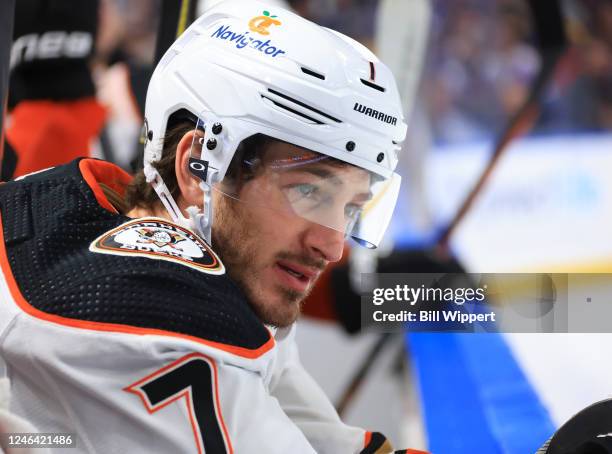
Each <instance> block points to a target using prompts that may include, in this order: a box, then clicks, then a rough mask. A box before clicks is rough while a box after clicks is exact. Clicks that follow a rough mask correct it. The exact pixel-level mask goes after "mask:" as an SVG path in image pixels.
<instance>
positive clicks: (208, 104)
mask: <svg viewBox="0 0 612 454" xmlns="http://www.w3.org/2000/svg"><path fill="white" fill-rule="evenodd" d="M182 110H187V111H189V112H190V113H191V114H193V116H194V118H198V119H199V121H198V123H199V124H200V125H202V126H203V128H202V129H204V130H205V132H204V138H203V140H200V142H201V143H203V144H204V145H205V146H203V147H202V150H203V151H202V156H201V157H200V158H201V159H200V160H199V161H198V160H197V159H196V160H194V162H192V164H193V165H194V167H198V168H200V169H204V170H205V171H204V172H202V173H201V174H200V175H201V179H202V180H203V183H202V184H201V185H200V186H201V187H202V189H203V192H204V213H200V212H198V211H197V210H195V209H189V210H188V212H189V219H186V218H184V217H183V216H182V214H181V212H180V210H179V209H178V208H177V206H176V203H175V202H174V200H173V198H172V196H171V195H170V193H169V191H168V189H167V187H166V186H165V184H164V183H163V181H162V180H161V177H160V176H159V174H158V173H157V170H156V169H155V168H154V167H153V166H152V164H153V163H155V162H157V161H159V160H160V159H161V155H162V147H163V143H162V140H160V139H162V138H163V137H164V135H165V133H166V128H167V125H168V120H169V118H170V116H171V115H172V114H174V113H176V112H178V111H182ZM145 118H146V120H145V126H146V128H147V140H146V145H145V153H144V166H145V167H144V170H145V175H146V178H147V181H148V182H150V183H152V184H153V187H154V188H155V190H156V192H157V193H158V195H159V196H160V199H161V201H162V202H163V203H164V206H165V207H166V209H167V210H168V212H169V214H170V215H171V216H172V217H173V218H174V220H175V221H177V222H179V223H183V224H185V223H187V224H189V225H190V227H192V228H194V229H195V230H196V231H197V232H198V233H199V234H200V235H202V236H204V237H205V238H206V239H207V240H208V241H210V227H211V224H212V211H211V208H210V206H211V203H210V189H211V187H215V186H216V184H217V183H218V182H220V181H221V180H223V178H224V176H225V174H226V172H227V169H228V167H229V165H230V162H231V161H232V158H233V156H234V153H235V151H236V149H237V147H238V145H239V144H240V143H241V142H242V141H243V140H245V139H247V138H249V137H251V136H253V135H255V134H263V135H265V136H268V137H271V138H274V139H278V140H280V141H283V142H287V143H290V144H293V145H296V146H298V147H301V148H303V149H307V150H310V151H312V152H316V153H318V154H319V155H321V156H329V157H331V158H335V159H336V160H340V161H345V162H346V163H349V164H351V165H352V166H355V167H358V168H360V169H363V170H365V171H366V172H367V173H368V175H370V176H372V178H370V179H371V181H372V184H371V185H370V187H371V189H370V196H371V197H370V200H369V202H367V204H366V206H365V207H362V208H363V209H361V210H359V213H358V216H357V217H358V219H353V220H351V221H350V222H348V223H347V224H346V225H342V226H341V227H340V226H338V225H335V224H334V223H331V222H330V223H327V222H325V221H324V220H321V218H320V217H317V218H316V219H315V218H311V220H313V221H315V222H319V223H321V224H324V225H326V226H328V227H331V228H335V229H338V230H345V231H344V233H345V234H347V235H350V236H351V237H353V238H354V239H355V240H357V241H358V242H359V243H361V244H363V245H366V246H368V247H376V246H377V245H378V243H379V241H380V240H381V238H382V236H383V234H384V231H385V230H386V227H387V225H388V222H389V220H390V218H391V215H392V213H393V209H394V207H395V202H396V199H397V194H398V191H399V183H400V177H399V175H397V174H395V173H394V170H395V167H396V165H397V153H398V151H399V149H400V146H399V144H400V143H401V142H402V141H403V140H404V138H405V135H406V124H405V122H404V118H403V114H402V108H401V102H400V97H399V94H398V90H397V87H396V83H395V80H394V78H393V75H392V74H391V72H390V71H389V69H388V68H387V67H386V66H385V65H384V64H382V63H381V62H380V61H379V60H378V59H377V58H376V56H375V55H374V54H373V53H372V52H370V51H369V50H368V49H367V48H365V47H364V46H362V45H361V44H359V43H357V42H356V41H354V40H352V39H350V38H348V37H347V36H344V35H342V34H340V33H337V32H335V31H333V30H329V29H326V28H323V27H320V26H318V25H316V24H314V23H312V22H310V21H307V20H305V19H303V18H302V17H300V16H298V15H296V14H294V13H291V12H289V11H286V10H283V9H281V8H278V7H273V6H268V5H265V4H263V3H260V2H258V1H253V0H227V1H225V2H222V3H220V4H218V5H216V6H214V7H213V8H211V9H209V10H208V11H206V12H205V14H203V15H202V16H201V17H199V18H198V19H197V20H196V21H195V22H194V23H193V24H192V25H191V26H190V27H189V28H188V29H187V30H186V31H185V32H184V33H183V34H182V35H181V36H180V37H179V38H178V40H177V41H176V42H175V43H174V44H172V46H171V47H170V48H169V49H168V51H167V52H166V54H165V55H164V56H163V58H162V59H161V61H160V63H159V64H158V66H157V68H156V69H155V71H154V73H153V76H152V78H151V81H150V84H149V89H148V92H147V101H146V112H145ZM307 161H309V162H312V160H307ZM192 171H193V168H192ZM298 214H302V213H298ZM304 217H306V218H308V216H304Z"/></svg>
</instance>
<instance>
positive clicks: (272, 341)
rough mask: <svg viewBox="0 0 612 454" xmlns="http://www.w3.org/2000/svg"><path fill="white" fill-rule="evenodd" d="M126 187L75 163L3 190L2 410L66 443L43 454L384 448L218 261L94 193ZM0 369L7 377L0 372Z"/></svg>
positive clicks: (173, 230)
mask: <svg viewBox="0 0 612 454" xmlns="http://www.w3.org/2000/svg"><path fill="white" fill-rule="evenodd" d="M127 179H128V177H127V175H125V174H123V173H122V172H121V171H120V170H119V169H118V168H116V167H114V166H112V165H111V164H108V163H104V162H102V161H95V160H88V159H86V160H80V161H75V162H73V163H71V164H69V165H66V166H62V167H58V168H56V169H52V170H49V171H46V172H43V173H40V174H37V175H33V176H30V177H27V178H25V179H24V180H22V181H19V182H10V183H7V184H4V185H2V186H0V208H1V222H2V226H1V227H2V228H1V229H0V234H1V236H2V238H1V240H0V263H1V265H2V276H1V279H0V374H2V373H3V374H4V375H5V376H6V377H8V379H10V382H11V404H10V405H11V407H10V409H11V411H12V413H14V414H16V415H17V416H19V417H21V418H23V419H25V420H26V421H29V422H30V423H31V424H33V425H34V427H35V428H36V429H37V430H38V431H39V432H44V433H70V434H74V435H75V437H76V449H75V448H62V447H61V446H53V447H52V449H51V452H54V453H56V452H57V453H62V452H66V453H72V454H74V453H76V452H78V453H116V454H122V453H130V454H131V453H141V452H142V453H163V454H169V453H172V454H174V453H176V454H178V453H181V454H183V453H185V454H187V453H198V454H202V453H206V454H224V453H238V454H249V453H257V454H261V453H265V454H275V453H278V454H281V453H282V454H286V453H289V452H291V453H295V454H310V453H323V454H353V453H363V454H367V453H387V452H390V451H391V450H390V448H389V445H388V443H387V441H386V440H385V438H384V437H383V436H382V435H380V434H378V433H370V432H367V431H365V430H363V429H359V428H354V427H349V426H347V425H345V424H343V423H342V422H341V421H340V419H339V418H338V416H337V414H336V412H335V410H334V409H333V407H332V406H331V404H330V403H329V401H328V400H327V398H326V397H325V395H324V393H323V392H322V391H321V390H320V388H319V387H318V386H317V385H316V383H314V381H313V380H312V379H311V378H310V377H309V375H308V374H307V373H306V371H305V370H304V369H303V367H302V366H301V364H300V361H299V358H298V354H297V347H296V345H295V340H294V335H295V333H294V328H291V329H281V330H278V331H277V332H276V333H275V334H274V335H273V334H272V333H271V331H270V330H268V329H267V328H266V327H265V326H264V325H263V324H261V322H260V321H259V320H258V319H257V318H256V316H255V314H254V313H253V312H252V311H251V309H250V307H249V306H248V304H247V303H246V300H245V299H244V298H243V296H242V294H241V292H240V291H239V290H238V288H237V287H236V286H235V285H234V284H233V282H231V281H230V280H229V279H228V278H227V276H226V275H225V274H224V269H223V264H222V263H221V261H220V260H219V258H218V257H217V256H216V255H215V253H214V252H213V251H212V250H211V249H210V247H208V245H206V244H205V243H204V242H202V241H201V240H200V239H198V238H197V237H196V236H195V235H193V234H192V233H191V232H189V231H188V230H186V229H184V228H182V227H179V226H176V225H173V224H171V223H169V222H167V221H165V220H161V219H137V220H133V219H129V218H126V217H124V216H121V215H120V214H118V213H117V212H116V211H115V210H114V208H113V207H112V205H111V204H110V203H109V202H108V200H107V199H106V198H105V197H104V194H103V191H102V190H101V187H100V185H99V183H100V182H102V183H104V184H106V185H107V186H110V187H112V188H115V189H116V190H120V189H121V187H122V186H123V185H124V184H125V183H126V182H127ZM3 371H4V372H3Z"/></svg>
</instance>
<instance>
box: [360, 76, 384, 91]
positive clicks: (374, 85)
mask: <svg viewBox="0 0 612 454" xmlns="http://www.w3.org/2000/svg"><path fill="white" fill-rule="evenodd" d="M361 83H362V84H363V85H367V86H368V87H370V88H373V89H374V90H378V91H382V92H383V93H384V92H385V91H387V90H386V89H385V87H381V86H380V85H376V84H375V83H372V82H370V81H369V80H365V79H361Z"/></svg>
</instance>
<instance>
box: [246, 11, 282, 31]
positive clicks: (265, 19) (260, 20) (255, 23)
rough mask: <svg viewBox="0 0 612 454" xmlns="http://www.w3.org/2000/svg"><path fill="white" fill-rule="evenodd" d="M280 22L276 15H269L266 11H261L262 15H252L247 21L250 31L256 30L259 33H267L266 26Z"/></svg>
mask: <svg viewBox="0 0 612 454" xmlns="http://www.w3.org/2000/svg"><path fill="white" fill-rule="evenodd" d="M281 24H282V22H281V21H279V20H277V19H276V16H270V13H269V12H268V11H264V12H263V16H257V17H254V18H253V19H251V20H250V21H249V28H250V29H251V31H252V32H257V33H259V34H260V35H269V34H270V32H269V31H268V28H270V27H271V26H272V25H281Z"/></svg>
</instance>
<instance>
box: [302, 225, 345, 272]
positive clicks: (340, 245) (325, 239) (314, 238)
mask: <svg viewBox="0 0 612 454" xmlns="http://www.w3.org/2000/svg"><path fill="white" fill-rule="evenodd" d="M304 243H305V246H306V247H307V249H308V250H309V251H311V252H313V253H314V254H316V255H318V256H320V257H321V258H322V259H323V260H326V261H328V262H337V261H339V260H340V259H341V258H342V251H343V250H344V234H343V233H342V232H339V231H337V230H334V229H330V228H329V227H325V226H322V225H320V224H315V223H309V226H308V229H307V230H306V232H305V234H304Z"/></svg>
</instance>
